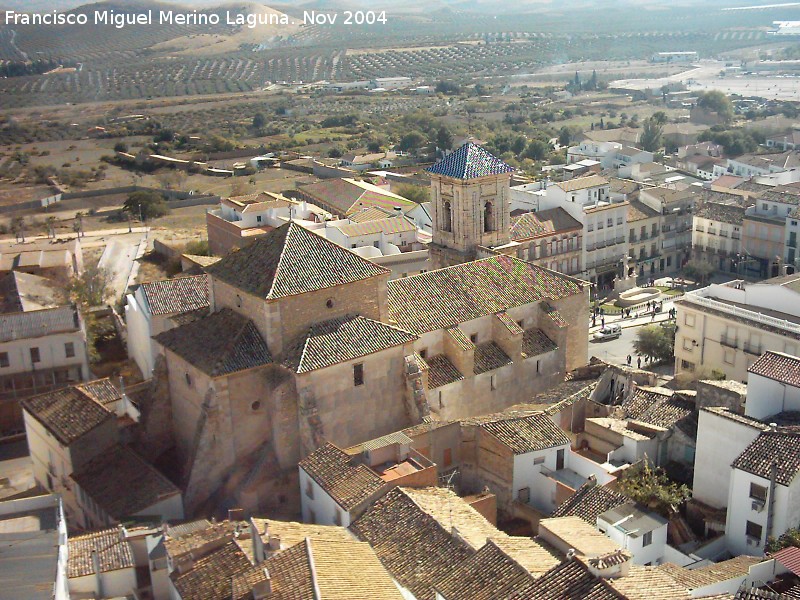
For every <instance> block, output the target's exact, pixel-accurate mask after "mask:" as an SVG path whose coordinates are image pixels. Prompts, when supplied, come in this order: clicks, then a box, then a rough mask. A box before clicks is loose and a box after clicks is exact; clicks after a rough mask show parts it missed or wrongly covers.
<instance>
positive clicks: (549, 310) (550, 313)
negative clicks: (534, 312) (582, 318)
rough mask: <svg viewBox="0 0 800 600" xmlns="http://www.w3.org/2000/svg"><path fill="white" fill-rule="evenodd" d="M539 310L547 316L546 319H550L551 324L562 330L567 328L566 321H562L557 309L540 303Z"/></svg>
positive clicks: (562, 317) (548, 304)
mask: <svg viewBox="0 0 800 600" xmlns="http://www.w3.org/2000/svg"><path fill="white" fill-rule="evenodd" d="M539 309H540V310H541V311H542V312H543V313H544V314H545V315H547V318H548V319H550V320H551V321H552V322H553V323H555V324H556V325H557V326H558V327H559V328H563V327H566V326H567V321H566V319H564V315H562V314H561V312H559V310H558V309H557V308H555V307H554V306H552V305H551V304H550V303H548V302H542V303H541V304H540V305H539Z"/></svg>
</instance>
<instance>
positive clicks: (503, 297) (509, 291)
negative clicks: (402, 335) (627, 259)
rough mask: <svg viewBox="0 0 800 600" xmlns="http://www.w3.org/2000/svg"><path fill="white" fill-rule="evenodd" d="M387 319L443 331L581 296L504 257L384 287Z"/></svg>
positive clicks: (570, 282) (575, 286)
mask: <svg viewBox="0 0 800 600" xmlns="http://www.w3.org/2000/svg"><path fill="white" fill-rule="evenodd" d="M388 289H389V315H390V318H391V319H393V320H394V321H395V322H396V323H397V324H398V326H399V327H402V328H403V329H407V330H408V331H413V332H415V333H425V332H428V331H434V330H436V329H445V328H447V327H452V326H454V325H458V324H459V323H463V322H465V321H469V320H471V319H475V318H477V317H480V316H484V315H490V314H494V313H498V312H500V311H503V310H508V309H509V308H512V307H515V306H522V305H524V304H529V303H532V302H537V301H539V300H556V299H559V298H563V297H566V296H572V295H574V294H579V293H581V290H582V287H581V284H580V283H579V282H577V281H576V280H574V279H571V278H569V277H566V276H563V275H560V274H557V273H554V272H552V271H548V270H546V269H542V268H541V267H537V266H535V265H532V264H529V263H527V262H525V261H522V260H519V259H517V258H513V257H510V256H505V255H498V256H492V257H490V258H486V259H483V260H476V261H472V262H468V263H464V264H461V265H456V266H453V267H448V268H446V269H439V270H436V271H429V272H427V273H421V274H419V275H412V276H411V277H404V278H402V279H396V280H393V281H390V282H389V283H388Z"/></svg>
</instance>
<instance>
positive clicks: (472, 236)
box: [428, 142, 514, 269]
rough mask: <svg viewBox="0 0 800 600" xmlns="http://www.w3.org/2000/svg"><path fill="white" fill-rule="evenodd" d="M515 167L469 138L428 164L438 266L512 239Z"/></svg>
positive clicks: (466, 258) (464, 259)
mask: <svg viewBox="0 0 800 600" xmlns="http://www.w3.org/2000/svg"><path fill="white" fill-rule="evenodd" d="M513 170H514V169H513V167H511V166H509V165H507V164H506V163H504V162H503V161H502V160H500V159H499V158H497V157H496V156H493V155H492V154H490V153H489V152H487V151H486V150H484V149H483V148H481V147H480V146H476V145H475V144H473V143H471V142H469V143H466V144H464V145H463V146H461V148H459V149H458V150H456V151H455V152H452V153H451V154H448V155H447V156H446V157H445V158H444V159H443V160H442V161H440V162H438V163H437V164H435V165H434V166H432V167H430V168H429V169H428V172H429V173H430V174H431V205H432V207H433V242H432V243H431V247H430V248H431V264H432V266H433V268H434V269H441V268H443V267H448V266H452V265H454V264H460V263H463V262H467V261H470V260H474V259H475V257H476V254H477V250H478V246H488V247H494V246H501V245H503V244H507V243H508V242H509V240H510V238H509V228H510V225H511V223H510V221H511V214H510V208H509V202H510V196H511V191H510V185H511V172H512V171H513Z"/></svg>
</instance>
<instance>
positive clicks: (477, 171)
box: [426, 142, 514, 179]
mask: <svg viewBox="0 0 800 600" xmlns="http://www.w3.org/2000/svg"><path fill="white" fill-rule="evenodd" d="M426 170H427V171H428V172H429V173H432V174H435V175H444V176H445V177H453V178H455V179H476V178H478V177H486V176H488V175H502V174H503V173H511V172H513V171H514V167H511V166H509V165H507V164H506V163H504V162H503V161H502V160H500V159H499V158H497V157H496V156H494V155H493V154H491V153H490V152H488V151H486V150H484V149H483V148H481V147H480V146H478V145H476V144H474V143H472V142H467V143H466V144H464V145H463V146H461V147H460V148H459V149H458V150H456V151H454V152H451V153H450V154H448V155H447V156H445V157H444V158H443V159H442V160H440V161H439V162H438V163H436V164H435V165H433V166H432V167H429V168H428V169H426Z"/></svg>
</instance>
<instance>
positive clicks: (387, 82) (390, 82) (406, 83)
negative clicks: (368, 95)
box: [370, 77, 414, 90]
mask: <svg viewBox="0 0 800 600" xmlns="http://www.w3.org/2000/svg"><path fill="white" fill-rule="evenodd" d="M412 85H414V81H413V80H412V79H411V77H376V78H375V79H373V80H371V81H370V86H371V87H372V88H373V89H384V90H401V89H405V88H409V87H411V86H412Z"/></svg>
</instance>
